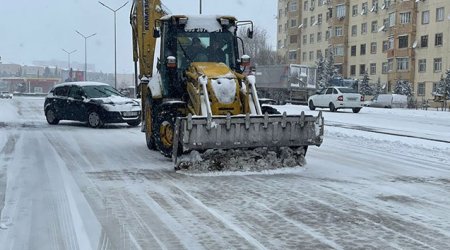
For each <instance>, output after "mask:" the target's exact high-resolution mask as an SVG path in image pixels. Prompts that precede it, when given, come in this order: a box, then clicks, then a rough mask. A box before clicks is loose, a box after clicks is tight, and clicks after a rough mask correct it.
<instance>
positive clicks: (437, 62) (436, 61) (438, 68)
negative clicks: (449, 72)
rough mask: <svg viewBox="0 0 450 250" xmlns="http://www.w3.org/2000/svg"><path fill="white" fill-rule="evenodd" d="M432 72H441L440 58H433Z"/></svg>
mask: <svg viewBox="0 0 450 250" xmlns="http://www.w3.org/2000/svg"><path fill="white" fill-rule="evenodd" d="M433 70H434V72H441V71H442V58H434V65H433Z"/></svg>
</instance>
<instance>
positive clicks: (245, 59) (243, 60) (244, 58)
mask: <svg viewBox="0 0 450 250" xmlns="http://www.w3.org/2000/svg"><path fill="white" fill-rule="evenodd" d="M241 66H243V67H247V66H250V56H248V55H243V56H242V57H241Z"/></svg>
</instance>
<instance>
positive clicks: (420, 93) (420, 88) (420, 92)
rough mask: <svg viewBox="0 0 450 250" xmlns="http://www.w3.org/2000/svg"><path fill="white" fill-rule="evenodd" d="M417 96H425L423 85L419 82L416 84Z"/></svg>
mask: <svg viewBox="0 0 450 250" xmlns="http://www.w3.org/2000/svg"><path fill="white" fill-rule="evenodd" d="M417 95H418V96H424V95H425V83H424V82H419V83H418V84H417Z"/></svg>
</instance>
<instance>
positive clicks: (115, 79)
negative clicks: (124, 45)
mask: <svg viewBox="0 0 450 250" xmlns="http://www.w3.org/2000/svg"><path fill="white" fill-rule="evenodd" d="M98 2H99V3H100V4H101V5H103V6H104V7H105V8H107V9H109V10H110V11H112V12H113V13H114V88H116V89H117V32H116V12H117V11H118V10H120V9H122V8H123V7H124V6H125V5H127V3H128V1H127V2H126V3H124V4H123V5H122V6H120V7H119V8H117V9H115V10H114V9H112V8H110V7H109V6H107V5H106V4H104V3H102V2H100V1H98Z"/></svg>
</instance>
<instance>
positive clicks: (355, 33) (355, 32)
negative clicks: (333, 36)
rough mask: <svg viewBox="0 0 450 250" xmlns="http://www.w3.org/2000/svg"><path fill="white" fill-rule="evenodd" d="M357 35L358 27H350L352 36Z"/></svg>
mask: <svg viewBox="0 0 450 250" xmlns="http://www.w3.org/2000/svg"><path fill="white" fill-rule="evenodd" d="M357 33H358V26H356V25H352V36H356V35H357Z"/></svg>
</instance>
